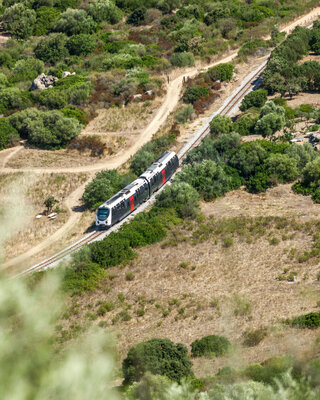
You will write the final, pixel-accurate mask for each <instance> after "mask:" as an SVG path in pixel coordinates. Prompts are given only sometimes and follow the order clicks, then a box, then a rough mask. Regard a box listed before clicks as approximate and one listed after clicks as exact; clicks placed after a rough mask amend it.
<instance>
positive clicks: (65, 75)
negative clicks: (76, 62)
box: [61, 71, 76, 78]
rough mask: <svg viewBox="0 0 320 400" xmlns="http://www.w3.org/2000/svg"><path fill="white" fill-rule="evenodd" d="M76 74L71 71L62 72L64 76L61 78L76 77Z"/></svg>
mask: <svg viewBox="0 0 320 400" xmlns="http://www.w3.org/2000/svg"><path fill="white" fill-rule="evenodd" d="M75 74H76V73H75V72H72V73H71V72H69V71H63V72H62V75H61V78H66V77H67V76H69V75H75Z"/></svg>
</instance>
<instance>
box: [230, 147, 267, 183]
mask: <svg viewBox="0 0 320 400" xmlns="http://www.w3.org/2000/svg"><path fill="white" fill-rule="evenodd" d="M266 158H267V152H266V150H265V149H264V148H263V147H262V146H261V145H260V144H259V143H258V142H247V143H244V144H242V145H241V146H239V147H238V148H237V150H236V151H235V153H234V154H233V155H232V157H231V158H230V160H229V164H230V165H231V167H233V168H235V169H236V170H237V171H239V173H240V174H241V175H242V176H243V177H244V178H248V177H249V176H250V175H253V174H254V172H255V170H256V169H257V168H258V167H259V166H260V165H262V164H263V162H264V160H265V159H266Z"/></svg>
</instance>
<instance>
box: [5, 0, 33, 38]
mask: <svg viewBox="0 0 320 400" xmlns="http://www.w3.org/2000/svg"><path fill="white" fill-rule="evenodd" d="M36 19H37V16H36V12H35V11H34V10H30V9H29V8H27V7H26V6H25V5H24V4H22V3H17V4H14V5H12V6H11V7H9V8H7V9H6V10H5V12H4V14H3V17H2V21H3V26H4V28H5V29H6V30H7V31H9V32H10V34H11V35H12V36H13V37H15V38H17V39H26V38H28V37H29V36H31V35H32V33H33V28H34V25H35V23H36Z"/></svg>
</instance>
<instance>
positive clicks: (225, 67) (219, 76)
mask: <svg viewBox="0 0 320 400" xmlns="http://www.w3.org/2000/svg"><path fill="white" fill-rule="evenodd" d="M233 71H234V65H233V64H228V63H225V64H218V65H216V66H215V67H213V68H210V69H209V70H208V72H207V74H208V76H209V78H210V79H211V80H212V81H217V80H219V81H221V82H224V81H230V80H231V79H232V76H233Z"/></svg>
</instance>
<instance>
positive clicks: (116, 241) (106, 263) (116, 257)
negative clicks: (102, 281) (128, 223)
mask: <svg viewBox="0 0 320 400" xmlns="http://www.w3.org/2000/svg"><path fill="white" fill-rule="evenodd" d="M90 250H91V258H92V261H93V262H94V263H96V264H99V265H100V267H102V268H110V267H114V266H116V265H119V264H121V263H124V262H127V261H130V260H131V259H132V258H133V257H134V252H133V251H132V249H131V247H130V244H129V241H128V240H125V239H123V238H121V237H119V236H118V235H117V234H116V233H111V234H110V235H109V236H107V237H106V238H105V239H103V240H101V241H99V242H94V243H92V244H91V245H90Z"/></svg>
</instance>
